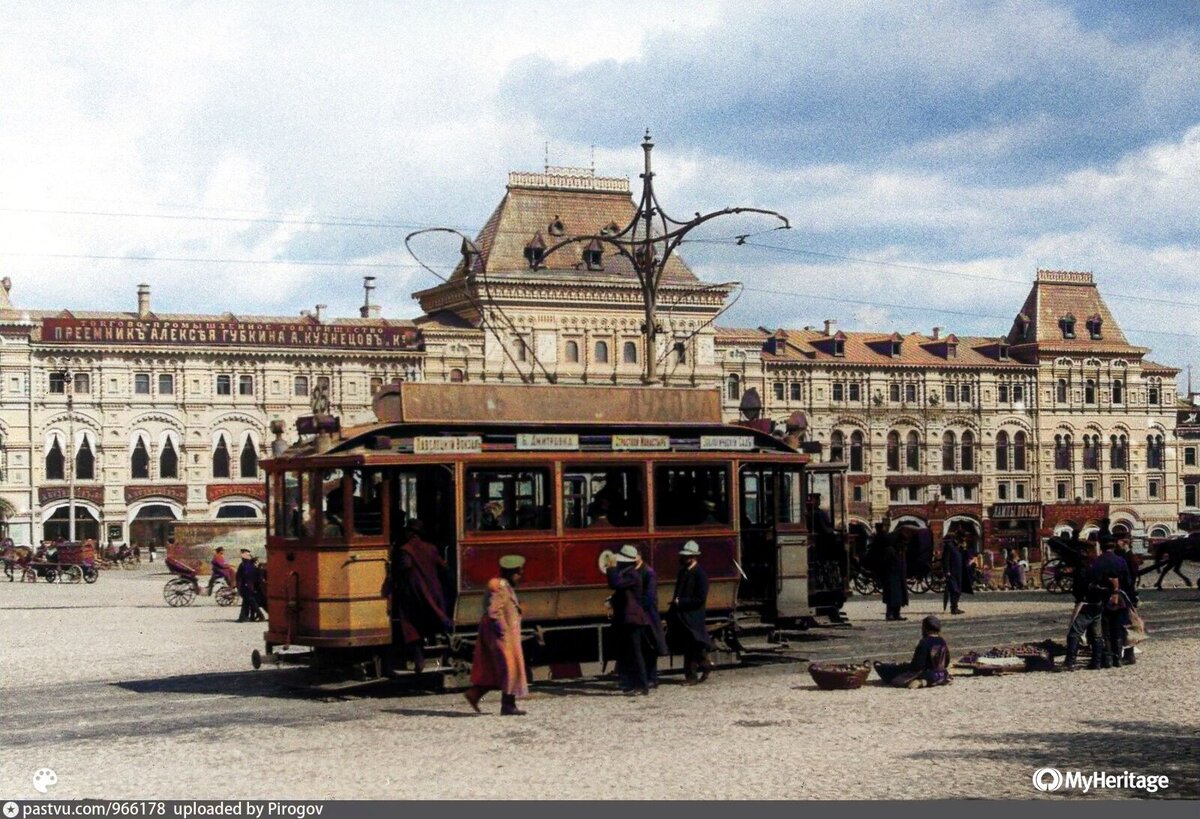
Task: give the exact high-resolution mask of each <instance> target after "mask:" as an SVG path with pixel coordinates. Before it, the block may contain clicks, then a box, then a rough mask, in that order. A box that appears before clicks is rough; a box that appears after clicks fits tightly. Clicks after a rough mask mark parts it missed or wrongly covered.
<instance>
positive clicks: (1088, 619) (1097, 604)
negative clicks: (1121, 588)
mask: <svg viewBox="0 0 1200 819" xmlns="http://www.w3.org/2000/svg"><path fill="white" fill-rule="evenodd" d="M1097 563H1099V559H1098V558H1097V560H1095V561H1093V563H1092V565H1091V566H1088V567H1087V568H1086V569H1084V568H1082V567H1081V568H1080V569H1079V570H1078V573H1077V574H1076V577H1075V583H1074V584H1073V585H1072V589H1073V592H1074V596H1075V612H1074V614H1073V615H1072V616H1071V625H1070V626H1069V627H1068V630H1067V656H1066V658H1065V659H1064V660H1063V668H1065V669H1067V670H1068V671H1074V670H1075V661H1076V658H1077V657H1078V656H1079V642H1080V640H1081V639H1083V638H1084V637H1085V636H1086V637H1087V641H1088V645H1089V647H1090V648H1091V654H1092V659H1091V661H1090V662H1089V663H1088V668H1092V669H1095V668H1099V667H1100V661H1101V659H1102V658H1103V656H1104V644H1103V640H1102V639H1101V637H1100V635H1099V627H1100V620H1101V618H1102V616H1103V614H1104V602H1105V600H1106V598H1107V596H1108V588H1109V583H1108V581H1107V580H1106V579H1105V578H1104V576H1103V574H1101V573H1098V572H1097V571H1096V564H1097Z"/></svg>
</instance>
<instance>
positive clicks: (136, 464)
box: [129, 435, 150, 480]
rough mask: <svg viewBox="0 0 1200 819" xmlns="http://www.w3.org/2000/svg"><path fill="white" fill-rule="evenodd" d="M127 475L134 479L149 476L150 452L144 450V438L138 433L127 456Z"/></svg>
mask: <svg viewBox="0 0 1200 819" xmlns="http://www.w3.org/2000/svg"><path fill="white" fill-rule="evenodd" d="M129 476H130V477H131V478H133V479H134V480H138V479H146V478H149V477H150V453H149V452H148V451H147V450H146V439H145V438H143V437H142V436H140V435H139V436H138V439H137V443H135V444H134V445H133V454H131V455H130V456H129Z"/></svg>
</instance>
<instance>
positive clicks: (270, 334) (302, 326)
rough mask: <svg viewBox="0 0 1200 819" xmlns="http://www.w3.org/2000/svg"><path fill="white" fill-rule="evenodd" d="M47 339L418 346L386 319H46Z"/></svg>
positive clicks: (407, 331)
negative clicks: (331, 321)
mask: <svg viewBox="0 0 1200 819" xmlns="http://www.w3.org/2000/svg"><path fill="white" fill-rule="evenodd" d="M42 342H44V343H50V344H103V345H112V346H118V347H120V346H124V347H170V346H193V345H211V346H217V347H295V348H300V349H308V348H311V349H341V350H416V349H420V334H419V333H418V331H417V329H416V328H415V327H404V326H392V325H386V324H378V325H374V324H367V325H363V324H354V325H346V324H322V323H319V322H317V321H316V320H315V319H307V320H306V319H298V320H296V321H253V320H250V321H239V320H237V319H232V318H228V319H215V320H211V321H210V320H204V319H156V318H148V319H134V318H128V319H125V318H116V319H107V318H106V319H93V318H75V317H74V316H57V317H54V318H45V319H42Z"/></svg>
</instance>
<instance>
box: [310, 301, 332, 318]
mask: <svg viewBox="0 0 1200 819" xmlns="http://www.w3.org/2000/svg"><path fill="white" fill-rule="evenodd" d="M328 306H329V305H328V304H318V305H317V310H316V312H315V313H313V315H314V316H316V317H317V321H324V320H325V308H326V307H328Z"/></svg>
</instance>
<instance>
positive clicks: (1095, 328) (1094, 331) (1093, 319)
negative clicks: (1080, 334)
mask: <svg viewBox="0 0 1200 819" xmlns="http://www.w3.org/2000/svg"><path fill="white" fill-rule="evenodd" d="M1103 324H1104V319H1102V318H1100V314H1099V313H1096V314H1095V315H1091V316H1088V320H1087V328H1088V336H1089V337H1090V338H1091V339H1092V340H1093V341H1098V340H1100V339H1101V338H1103V336H1102V335H1101V334H1100V328H1101V325H1103Z"/></svg>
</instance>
